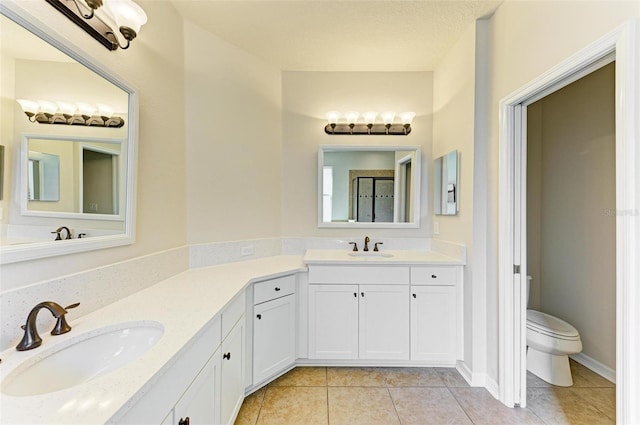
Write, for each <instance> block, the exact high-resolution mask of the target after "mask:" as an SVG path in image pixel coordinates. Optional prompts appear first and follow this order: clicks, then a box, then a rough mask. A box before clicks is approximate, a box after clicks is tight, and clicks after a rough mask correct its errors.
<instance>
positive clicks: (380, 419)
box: [328, 387, 400, 425]
mask: <svg viewBox="0 0 640 425" xmlns="http://www.w3.org/2000/svg"><path fill="white" fill-rule="evenodd" d="M328 390H329V423H330V424H331V425H343V424H344V425H400V420H399V419H398V414H397V413H396V409H395V407H394V405H393V402H392V401H391V396H390V395H389V390H387V389H386V388H375V387H329V389H328Z"/></svg>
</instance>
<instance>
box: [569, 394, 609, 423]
mask: <svg viewBox="0 0 640 425" xmlns="http://www.w3.org/2000/svg"><path fill="white" fill-rule="evenodd" d="M571 392H573V393H574V394H576V395H577V396H578V397H580V398H581V399H582V400H584V402H585V403H586V404H590V405H592V406H593V407H595V408H596V409H598V410H599V411H601V412H602V413H604V414H605V415H606V416H607V417H608V418H609V419H611V420H613V421H615V420H616V389H615V388H573V387H572V388H571Z"/></svg>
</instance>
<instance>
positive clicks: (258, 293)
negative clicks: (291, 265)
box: [253, 275, 296, 304]
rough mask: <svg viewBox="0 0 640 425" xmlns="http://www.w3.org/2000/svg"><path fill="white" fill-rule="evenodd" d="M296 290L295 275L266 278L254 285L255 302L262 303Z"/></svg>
mask: <svg viewBox="0 0 640 425" xmlns="http://www.w3.org/2000/svg"><path fill="white" fill-rule="evenodd" d="M295 291H296V277H295V276H294V275H291V276H284V277H279V278H277V279H271V280H265V281H264V282H258V283H255V284H254V285H253V304H261V303H263V302H265V301H270V300H274V299H276V298H280V297H284V296H285V295H290V294H293V293H294V292H295Z"/></svg>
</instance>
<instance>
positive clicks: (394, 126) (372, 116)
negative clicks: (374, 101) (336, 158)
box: [324, 111, 416, 136]
mask: <svg viewBox="0 0 640 425" xmlns="http://www.w3.org/2000/svg"><path fill="white" fill-rule="evenodd" d="M379 115H380V118H381V119H382V122H376V119H377V118H378V113H377V112H374V111H369V112H364V113H363V114H362V115H361V114H360V113H359V112H357V111H349V112H345V113H344V118H341V114H340V112H338V111H329V112H327V114H326V118H327V125H326V126H325V127H324V132H325V133H327V134H330V135H334V134H348V135H384V136H406V135H407V134H409V133H411V124H412V122H413V118H414V117H415V116H416V114H415V112H403V113H401V114H400V120H401V121H402V122H401V123H398V122H395V117H396V113H395V112H393V111H385V112H382V113H381V114H379ZM361 116H362V119H363V120H361V121H360V122H358V120H359V119H360V117H361Z"/></svg>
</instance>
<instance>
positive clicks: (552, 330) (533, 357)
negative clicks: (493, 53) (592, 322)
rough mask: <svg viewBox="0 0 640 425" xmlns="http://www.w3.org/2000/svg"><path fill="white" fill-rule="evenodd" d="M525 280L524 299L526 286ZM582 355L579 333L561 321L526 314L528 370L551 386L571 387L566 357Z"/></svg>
mask: <svg viewBox="0 0 640 425" xmlns="http://www.w3.org/2000/svg"><path fill="white" fill-rule="evenodd" d="M530 280H531V277H528V280H527V296H528V291H529V282H530ZM580 351H582V341H581V340H580V334H579V333H578V330H577V329H576V328H574V327H573V326H572V325H570V324H569V323H567V322H565V321H564V320H561V319H558V318H557V317H554V316H551V315H550V314H546V313H543V312H540V311H536V310H527V370H528V371H529V372H531V373H533V374H534V375H536V376H538V377H539V378H541V379H543V380H545V381H547V382H548V383H550V384H553V385H558V386H561V387H570V386H572V385H573V378H572V376H571V368H570V366H569V355H571V354H576V353H579V352H580Z"/></svg>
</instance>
